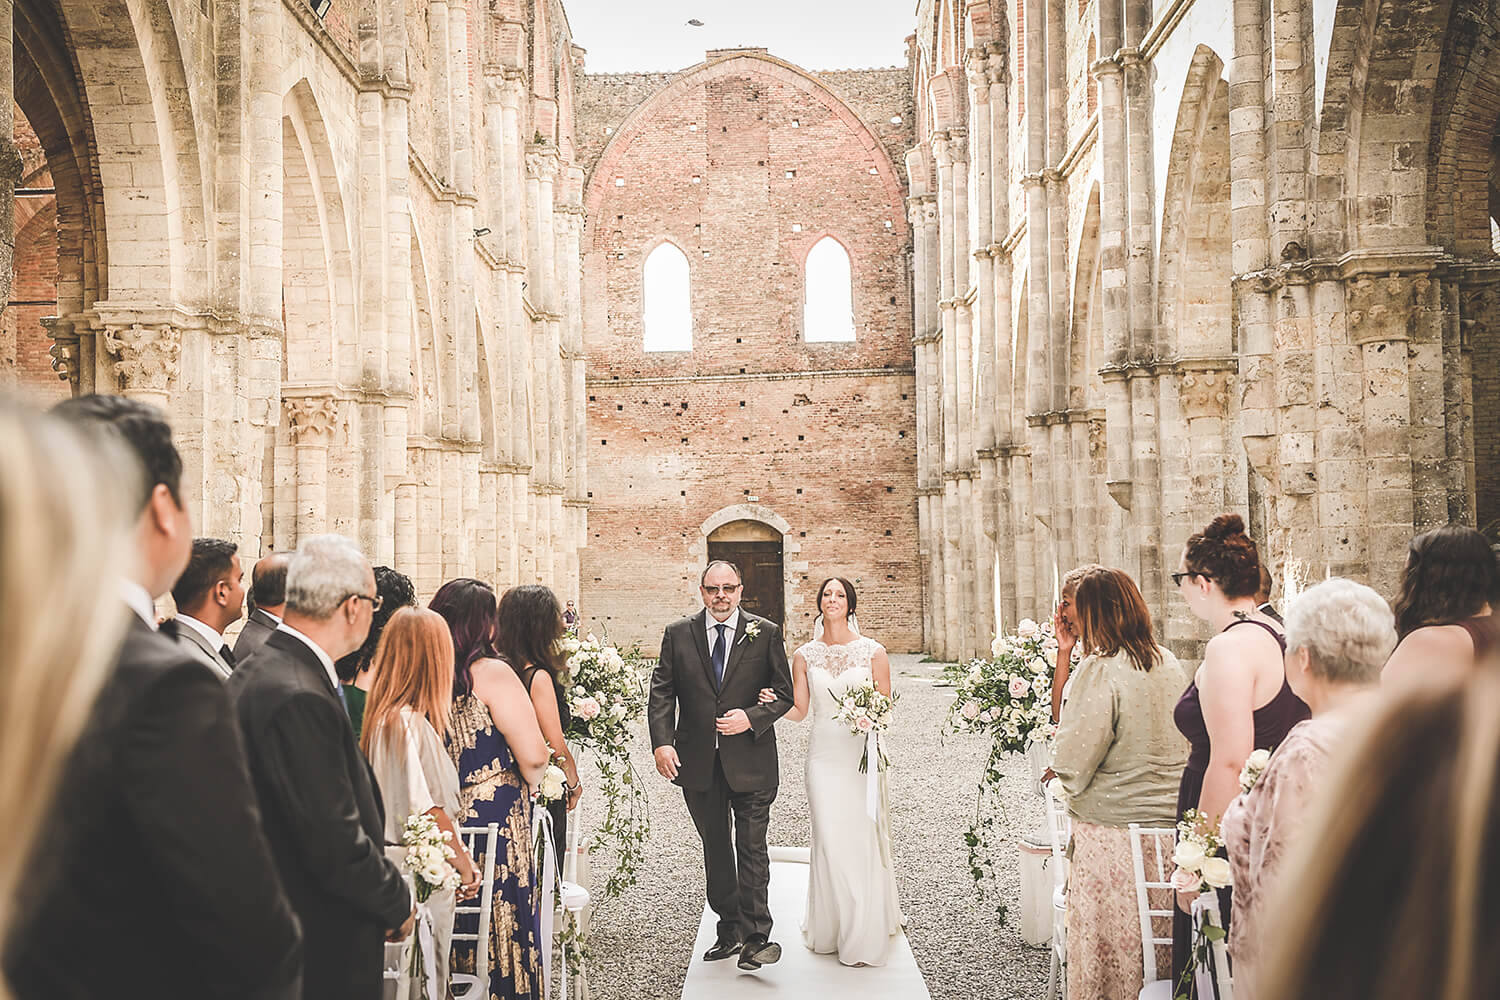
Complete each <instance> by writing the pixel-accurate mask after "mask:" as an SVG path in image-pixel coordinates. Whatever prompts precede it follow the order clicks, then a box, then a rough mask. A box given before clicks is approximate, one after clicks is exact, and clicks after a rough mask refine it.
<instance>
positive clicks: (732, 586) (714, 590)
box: [703, 583, 740, 596]
mask: <svg viewBox="0 0 1500 1000" xmlns="http://www.w3.org/2000/svg"><path fill="white" fill-rule="evenodd" d="M739 589H740V585H739V584H737V583H726V584H725V585H724V586H722V587H707V586H705V587H704V588H703V592H704V593H705V594H724V595H726V596H728V595H729V594H732V593H734V592H735V591H736V590H739Z"/></svg>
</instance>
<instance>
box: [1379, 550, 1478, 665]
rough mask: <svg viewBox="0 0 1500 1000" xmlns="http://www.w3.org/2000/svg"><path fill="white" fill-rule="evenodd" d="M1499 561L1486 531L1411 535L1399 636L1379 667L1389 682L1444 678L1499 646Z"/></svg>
mask: <svg viewBox="0 0 1500 1000" xmlns="http://www.w3.org/2000/svg"><path fill="white" fill-rule="evenodd" d="M1497 591H1500V564H1497V563H1496V561H1495V553H1494V550H1493V549H1492V548H1491V547H1490V543H1489V542H1488V541H1487V540H1486V539H1485V537H1484V536H1483V535H1481V534H1480V533H1479V532H1477V531H1475V530H1474V529H1473V528H1466V527H1464V526H1463V525H1459V524H1448V525H1444V526H1443V527H1441V528H1433V529H1432V530H1431V531H1427V532H1423V533H1422V534H1420V535H1418V536H1417V537H1416V538H1413V539H1412V541H1411V546H1410V548H1408V549H1407V553H1406V568H1405V569H1404V570H1403V571H1402V573H1401V591H1400V593H1399V594H1398V595H1397V596H1396V600H1395V601H1394V602H1393V606H1394V610H1395V612H1396V634H1397V635H1398V636H1400V637H1401V642H1400V644H1399V645H1397V646H1396V651H1395V652H1394V653H1392V654H1391V659H1390V662H1388V663H1387V664H1386V665H1385V670H1384V671H1383V672H1382V673H1381V675H1380V676H1381V680H1382V681H1384V682H1387V683H1391V682H1394V683H1399V684H1406V683H1425V684H1433V683H1442V682H1444V681H1449V680H1453V679H1455V678H1457V677H1458V676H1460V675H1462V674H1466V673H1468V672H1469V671H1470V670H1472V669H1474V664H1475V663H1476V662H1478V661H1479V660H1480V659H1482V658H1483V657H1485V656H1486V655H1487V654H1490V653H1493V652H1495V651H1496V650H1497V649H1500V622H1497V620H1496V619H1495V616H1494V615H1493V614H1491V611H1492V610H1493V608H1494V603H1495V599H1496V593H1497Z"/></svg>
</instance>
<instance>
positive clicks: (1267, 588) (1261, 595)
mask: <svg viewBox="0 0 1500 1000" xmlns="http://www.w3.org/2000/svg"><path fill="white" fill-rule="evenodd" d="M1275 586H1276V581H1275V580H1273V579H1271V571H1270V570H1268V569H1266V564H1265V563H1261V564H1260V590H1258V591H1256V594H1255V609H1256V610H1257V611H1259V612H1260V613H1261V614H1263V615H1265V616H1266V617H1267V618H1269V619H1271V620H1272V621H1273V622H1275V623H1277V624H1278V625H1284V624H1285V620H1284V619H1283V618H1282V617H1281V612H1280V611H1277V610H1276V605H1274V604H1272V603H1271V591H1272V590H1273V589H1274V588H1275Z"/></svg>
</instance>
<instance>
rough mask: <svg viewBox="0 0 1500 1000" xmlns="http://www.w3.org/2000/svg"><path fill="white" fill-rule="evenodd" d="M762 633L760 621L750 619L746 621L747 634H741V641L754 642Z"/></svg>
mask: <svg viewBox="0 0 1500 1000" xmlns="http://www.w3.org/2000/svg"><path fill="white" fill-rule="evenodd" d="M758 635H760V623H759V622H755V621H748V622H746V623H745V634H744V635H742V636H740V642H753V641H754V640H755V637H756V636H758Z"/></svg>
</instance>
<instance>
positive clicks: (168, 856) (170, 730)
mask: <svg viewBox="0 0 1500 1000" xmlns="http://www.w3.org/2000/svg"><path fill="white" fill-rule="evenodd" d="M56 412H57V413H58V414H59V415H61V416H63V417H65V418H67V419H69V420H72V421H73V422H75V423H77V424H79V425H81V426H83V427H85V428H86V429H89V430H92V431H94V432H96V433H98V434H100V435H101V436H113V437H116V438H118V439H120V440H122V441H123V442H124V444H125V445H126V451H127V453H128V454H129V455H130V456H132V457H133V458H134V459H136V460H137V461H138V464H139V467H140V469H141V471H142V478H141V481H142V483H143V484H144V491H143V502H142V504H141V511H140V515H139V518H138V521H137V524H136V559H135V563H134V566H133V570H132V576H131V577H130V579H129V580H122V581H121V592H122V594H123V597H124V600H125V601H126V603H127V604H129V606H130V608H131V610H132V611H133V612H134V614H132V615H131V618H130V624H129V627H128V630H127V632H126V637H125V640H124V644H123V646H122V648H121V650H120V654H119V659H118V661H117V662H116V664H115V666H114V668H113V669H112V671H111V672H110V674H109V676H108V678H107V679H106V680H105V683H104V687H103V688H102V690H101V691H100V693H99V698H98V701H97V702H96V703H95V706H94V709H93V713H92V715H91V716H90V718H89V721H88V722H87V723H86V725H85V727H84V730H83V734H82V736H80V738H79V741H78V746H77V748H76V750H75V751H74V752H73V754H72V756H71V757H70V758H69V760H68V763H67V764H66V766H65V767H64V770H63V774H62V778H61V784H60V786H59V788H60V792H59V798H58V803H57V806H56V808H55V809H54V811H53V814H52V816H51V819H50V822H49V824H48V829H49V830H50V831H51V833H50V834H49V835H48V837H46V838H45V839H44V841H43V842H42V847H41V849H40V851H39V852H38V856H37V858H36V859H35V861H34V863H33V869H34V871H35V872H36V875H35V876H34V877H33V878H31V879H29V880H28V881H27V882H26V884H25V886H24V889H23V898H22V899H21V900H20V901H19V902H18V908H17V909H18V912H17V915H16V918H15V920H14V921H13V923H12V925H11V926H12V927H13V929H14V930H13V932H12V934H11V936H10V939H9V940H8V941H7V942H6V948H5V972H6V974H7V976H8V977H9V979H10V986H11V988H12V990H13V991H14V993H15V995H16V996H17V997H19V998H21V1000H42V998H47V1000H54V998H60V997H67V998H84V997H106V996H107V997H122V998H123V997H148V996H149V997H243V998H251V997H255V998H269V997H276V998H292V997H296V996H297V995H298V993H299V989H300V984H299V974H300V971H301V965H302V940H301V934H300V931H299V929H298V925H297V918H296V917H295V916H294V915H293V913H292V910H291V907H290V906H289V905H288V903H287V898H286V895H285V894H284V893H283V892H282V888H281V879H280V878H279V877H278V875H277V872H276V868H275V865H274V864H273V863H272V860H271V854H270V850H269V849H268V847H267V845H266V840H265V837H264V835H263V834H262V833H261V818H260V813H259V810H258V809H257V807H256V803H255V795H254V793H253V791H252V789H251V786H250V776H249V774H248V773H247V771H246V768H245V757H244V751H243V750H242V748H241V746H240V740H239V733H238V732H237V730H236V727H235V723H234V717H233V714H232V712H231V709H230V704H229V699H228V696H227V695H226V694H225V692H224V685H223V684H222V683H221V682H220V681H219V680H218V679H217V678H216V677H215V676H214V675H213V674H212V673H211V672H209V671H208V670H206V669H204V667H203V665H202V664H201V663H200V662H198V661H197V660H195V659H193V658H192V657H191V656H189V655H188V654H187V652H186V651H185V650H184V649H183V648H182V647H181V646H179V645H178V644H177V642H176V640H175V639H173V638H172V637H171V635H170V634H169V633H170V629H163V630H161V631H158V630H157V626H156V611H155V607H154V606H153V603H152V600H153V598H154V597H155V596H159V595H161V594H165V593H166V592H167V588H168V587H170V586H171V585H172V582H173V581H174V580H176V579H177V578H178V576H179V575H180V574H181V573H182V569H183V567H184V566H185V565H186V564H187V561H188V554H189V549H190V546H191V545H192V525H191V523H190V521H189V518H188V513H187V510H186V508H185V506H184V505H183V503H182V494H181V478H182V460H181V458H180V457H179V456H178V454H177V449H176V447H175V446H174V445H173V443H172V430H171V428H170V427H169V426H167V423H166V420H165V419H164V418H163V417H162V414H161V412H160V411H159V410H157V409H156V408H155V407H152V406H147V405H145V404H143V403H139V402H136V401H133V400H128V399H123V398H121V397H118V396H84V397H81V398H78V399H73V400H69V401H68V402H65V403H63V404H61V405H60V406H59V407H57V411H56ZM105 571H107V570H105ZM87 625H88V623H87V622H72V623H60V627H80V628H86V627H87Z"/></svg>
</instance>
